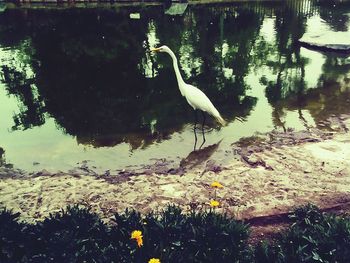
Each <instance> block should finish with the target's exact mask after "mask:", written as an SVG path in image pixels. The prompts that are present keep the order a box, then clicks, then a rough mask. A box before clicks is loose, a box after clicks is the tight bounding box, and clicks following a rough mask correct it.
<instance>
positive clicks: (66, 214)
mask: <svg viewBox="0 0 350 263" xmlns="http://www.w3.org/2000/svg"><path fill="white" fill-rule="evenodd" d="M113 221H114V222H113V223H114V224H112V226H110V225H107V224H105V223H104V222H102V221H101V220H100V219H99V217H98V216H97V215H96V214H94V213H91V212H90V211H89V210H88V209H85V208H79V207H78V206H74V207H68V208H67V209H66V210H62V211H61V212H60V213H57V214H54V215H50V217H48V218H46V219H45V220H44V221H43V222H38V223H36V224H25V223H19V222H18V214H12V213H11V212H9V211H7V210H4V211H2V213H1V214H0V222H1V225H0V239H1V241H2V243H0V244H1V253H2V254H1V258H0V262H118V263H123V262H128V263H129V262H133V263H138V262H148V261H149V260H150V259H152V258H154V259H160V260H161V262H238V261H239V260H240V259H241V258H243V257H244V255H245V253H246V252H245V251H247V248H248V245H247V238H248V236H249V231H248V226H247V225H245V224H243V223H241V222H238V221H236V220H234V219H232V218H228V217H227V216H226V215H222V214H218V213H215V212H212V211H209V212H198V213H196V212H193V213H191V214H184V213H182V211H181V209H180V208H178V207H176V206H169V207H167V208H166V209H165V210H164V211H163V212H161V213H159V214H155V213H150V214H148V215H146V216H145V217H142V216H141V215H140V213H138V212H136V211H126V212H125V213H123V214H116V215H115V217H114V220H113ZM133 231H139V232H138V233H139V235H138V237H139V238H140V239H142V245H139V244H138V242H135V240H134V239H132V238H131V234H132V233H133ZM239 262H242V261H239Z"/></svg>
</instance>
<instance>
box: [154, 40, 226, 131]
mask: <svg viewBox="0 0 350 263" xmlns="http://www.w3.org/2000/svg"><path fill="white" fill-rule="evenodd" d="M151 51H153V52H165V53H168V54H169V55H170V57H171V58H172V60H173V66H174V70H175V75H176V79H177V83H178V85H179V89H180V92H181V95H182V96H184V97H185V98H186V100H187V102H188V104H190V106H191V107H192V108H193V109H194V110H195V111H196V110H197V109H199V110H201V111H202V112H207V113H208V114H209V115H211V116H213V117H214V118H215V119H216V120H217V121H218V122H219V123H220V124H221V125H223V126H224V125H225V124H226V122H225V120H224V119H223V118H222V117H221V115H220V113H219V111H218V110H217V109H216V108H215V106H214V105H213V103H212V102H211V101H210V100H209V98H208V97H207V96H206V95H205V94H204V92H203V91H201V90H200V89H198V88H196V87H195V86H192V85H190V84H187V83H185V81H184V80H183V79H182V76H181V74H180V70H179V65H178V63H177V59H176V56H175V54H174V52H173V51H172V50H171V49H170V48H169V47H167V46H161V47H158V48H151ZM203 116H204V117H203V118H204V119H203V125H204V120H205V115H204V113H203ZM196 122H197V117H196ZM203 135H204V134H203Z"/></svg>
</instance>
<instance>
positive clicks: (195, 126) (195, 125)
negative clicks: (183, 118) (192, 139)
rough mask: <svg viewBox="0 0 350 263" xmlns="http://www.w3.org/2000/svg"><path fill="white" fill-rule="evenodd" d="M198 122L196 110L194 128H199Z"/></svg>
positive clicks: (195, 111)
mask: <svg viewBox="0 0 350 263" xmlns="http://www.w3.org/2000/svg"><path fill="white" fill-rule="evenodd" d="M197 122H198V116H197V110H194V128H193V129H196V128H197Z"/></svg>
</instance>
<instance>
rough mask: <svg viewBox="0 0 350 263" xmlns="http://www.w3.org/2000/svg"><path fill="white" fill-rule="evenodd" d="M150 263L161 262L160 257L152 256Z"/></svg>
mask: <svg viewBox="0 0 350 263" xmlns="http://www.w3.org/2000/svg"><path fill="white" fill-rule="evenodd" d="M148 263H160V260H159V259H158V258H151V259H150V260H149V261H148Z"/></svg>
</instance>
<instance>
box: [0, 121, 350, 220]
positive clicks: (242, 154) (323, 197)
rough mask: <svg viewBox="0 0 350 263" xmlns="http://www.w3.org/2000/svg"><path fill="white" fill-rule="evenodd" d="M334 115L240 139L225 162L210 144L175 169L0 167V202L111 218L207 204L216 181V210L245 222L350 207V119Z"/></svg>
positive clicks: (27, 216) (36, 213) (40, 211)
mask: <svg viewBox="0 0 350 263" xmlns="http://www.w3.org/2000/svg"><path fill="white" fill-rule="evenodd" d="M339 120H340V121H339V123H338V125H337V127H334V130H333V131H321V130H317V129H313V130H309V131H304V132H293V131H287V132H286V133H277V132H271V133H269V134H264V135H261V136H257V137H254V138H248V139H245V140H241V141H240V142H239V143H237V144H235V145H233V146H232V147H233V148H234V149H235V151H236V152H237V154H236V158H232V160H231V161H230V163H229V164H227V165H225V166H216V165H215V164H214V163H213V162H212V161H210V160H209V161H207V159H208V156H210V153H211V152H212V151H215V146H210V147H211V148H210V147H209V149H208V148H206V149H204V150H203V151H201V152H194V153H191V154H190V156H189V157H188V158H185V159H184V160H183V161H182V162H181V164H180V167H178V168H169V167H168V166H167V165H168V164H167V163H166V162H164V163H162V162H161V161H160V163H158V164H155V166H154V167H148V169H145V170H143V171H138V172H132V171H120V172H119V173H118V174H108V173H105V174H102V175H98V174H94V173H93V172H91V171H90V170H89V168H88V167H85V170H84V169H81V170H76V171H74V172H71V173H69V174H68V173H55V174H51V173H49V172H46V171H42V172H40V173H35V174H28V173H26V172H24V171H21V170H16V169H13V168H5V167H0V177H1V179H0V191H1V196H0V205H1V206H2V207H7V208H9V209H13V210H14V211H15V212H20V213H21V215H22V219H23V220H26V221H32V220H37V219H39V220H40V219H42V218H43V217H45V216H48V215H49V213H52V212H55V211H58V210H60V209H61V208H62V207H65V206H66V205H69V204H76V203H79V204H82V205H86V206H88V207H91V209H92V210H93V211H95V212H97V213H99V214H100V215H101V216H102V217H103V218H105V219H107V220H108V218H110V217H111V216H112V215H113V213H114V212H117V211H119V212H121V211H124V210H125V209H126V208H129V209H130V208H135V209H137V210H139V211H141V212H143V213H147V212H149V211H151V210H157V209H161V208H162V207H164V206H166V205H167V204H169V203H175V204H178V205H180V206H181V207H183V208H184V209H190V208H191V207H192V208H193V207H196V208H198V209H202V208H208V207H209V205H208V202H209V200H210V199H212V198H214V192H213V191H212V189H211V188H210V186H209V185H210V183H211V182H213V181H219V182H221V183H222V184H223V185H224V188H223V189H220V191H218V193H217V199H218V200H219V201H220V202H221V207H220V208H218V210H220V211H224V212H227V213H229V214H230V215H233V216H236V217H237V218H240V219H245V220H253V219H254V218H258V217H268V216H271V215H278V214H283V213H286V212H288V211H289V210H290V209H291V208H292V207H294V206H296V205H301V204H304V203H307V202H312V203H315V204H317V205H319V206H320V207H321V208H327V207H332V206H337V205H341V204H348V203H349V202H350V136H349V133H348V132H347V130H348V128H349V127H350V121H349V119H348V116H343V117H341V119H339ZM254 140H255V141H254ZM252 222H253V221H252Z"/></svg>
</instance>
